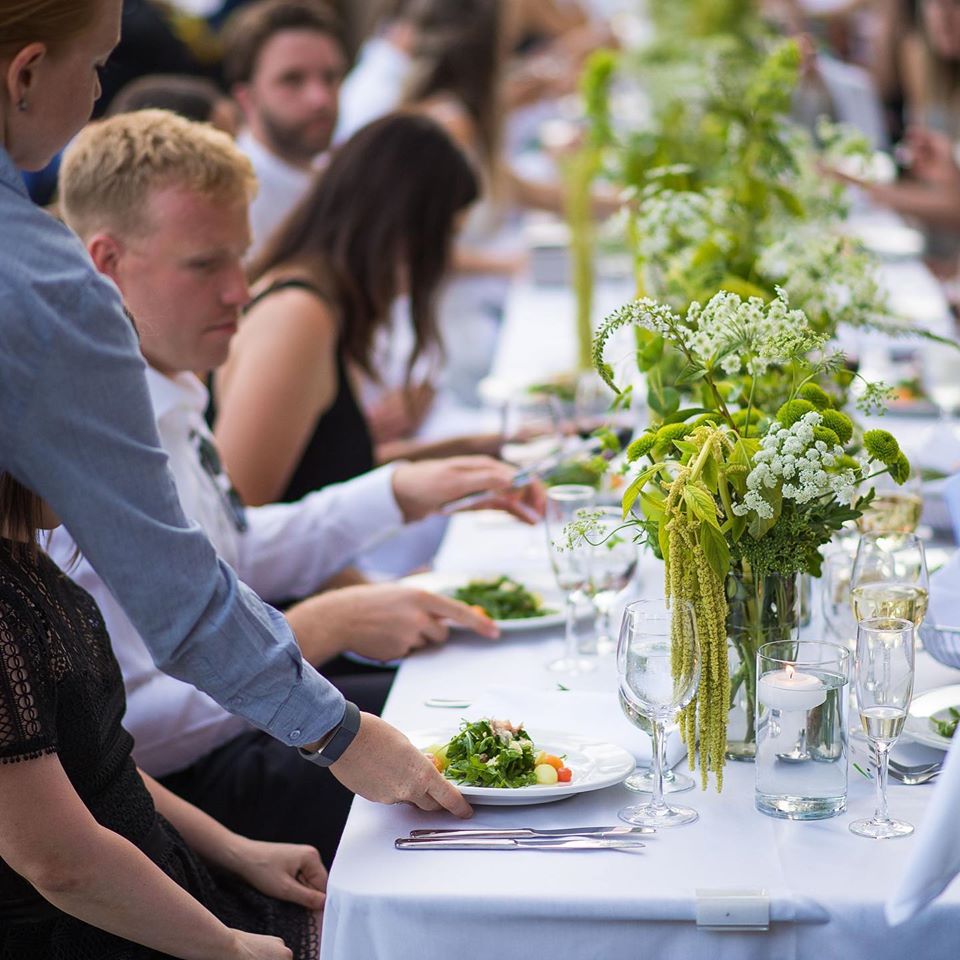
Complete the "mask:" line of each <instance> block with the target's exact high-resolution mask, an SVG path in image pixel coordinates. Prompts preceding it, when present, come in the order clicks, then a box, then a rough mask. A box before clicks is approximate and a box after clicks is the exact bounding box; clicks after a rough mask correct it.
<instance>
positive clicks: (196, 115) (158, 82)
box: [107, 73, 240, 137]
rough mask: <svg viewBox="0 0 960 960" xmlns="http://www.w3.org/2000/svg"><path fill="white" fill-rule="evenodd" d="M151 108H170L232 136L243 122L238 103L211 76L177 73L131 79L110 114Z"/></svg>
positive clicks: (114, 101) (114, 114)
mask: <svg viewBox="0 0 960 960" xmlns="http://www.w3.org/2000/svg"><path fill="white" fill-rule="evenodd" d="M150 109H158V110H171V111H172V112H173V113H176V114H178V115H179V116H181V117H185V118H186V119H187V120H196V121H199V122H200V123H209V124H211V125H213V126H214V127H216V128H217V129H218V130H222V131H223V132H224V133H228V134H230V136H232V137H233V136H236V134H237V131H238V129H239V126H240V118H239V116H238V115H237V106H236V104H235V103H234V102H233V101H232V100H231V99H230V98H229V97H228V96H226V94H224V93H223V91H222V90H220V88H219V87H218V86H217V85H216V84H215V83H214V82H213V81H212V80H208V79H207V78H206V77H191V76H184V75H180V74H175V73H170V74H168V73H153V74H150V75H148V76H145V77H139V78H137V79H136V80H132V81H131V82H130V83H128V84H127V85H126V86H125V87H124V88H123V89H122V90H121V91H120V92H119V93H118V94H117V95H116V96H115V97H114V98H113V101H112V103H111V104H110V109H109V110H108V111H107V115H108V116H111V117H113V116H116V115H117V114H119V113H132V112H133V111H135V110H150Z"/></svg>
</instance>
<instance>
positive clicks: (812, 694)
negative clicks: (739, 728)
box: [757, 664, 827, 713]
mask: <svg viewBox="0 0 960 960" xmlns="http://www.w3.org/2000/svg"><path fill="white" fill-rule="evenodd" d="M757 687H758V690H757V695H758V696H759V697H760V702H761V703H762V704H764V705H765V706H767V707H769V708H770V709H771V710H780V711H782V712H783V713H789V712H790V711H792V710H812V709H813V708H814V707H819V706H820V704H821V703H823V702H824V700H826V699H827V689H826V687H824V685H823V681H822V680H821V679H820V678H819V677H815V676H813V674H811V673H801V672H799V671H797V670H794V668H793V667H791V666H790V665H789V664H788V665H787V668H786V669H785V670H774V671H772V672H771V673H765V674H764V675H763V676H762V677H761V678H760V683H759V684H758V685H757Z"/></svg>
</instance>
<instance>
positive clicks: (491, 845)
mask: <svg viewBox="0 0 960 960" xmlns="http://www.w3.org/2000/svg"><path fill="white" fill-rule="evenodd" d="M394 846H395V847H396V848H397V849H398V850H634V849H638V848H640V847H644V846H646V844H644V843H643V841H641V840H638V839H637V838H636V837H631V836H625V835H623V834H620V835H617V834H595V835H593V836H589V837H586V836H570V837H473V838H464V837H399V838H398V839H396V840H394Z"/></svg>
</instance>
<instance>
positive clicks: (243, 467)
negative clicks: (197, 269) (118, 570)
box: [215, 115, 499, 503]
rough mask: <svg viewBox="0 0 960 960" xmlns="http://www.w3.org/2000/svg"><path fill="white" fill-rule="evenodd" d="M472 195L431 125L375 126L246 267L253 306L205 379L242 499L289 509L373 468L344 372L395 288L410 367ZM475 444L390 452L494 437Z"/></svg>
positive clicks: (392, 122) (429, 327)
mask: <svg viewBox="0 0 960 960" xmlns="http://www.w3.org/2000/svg"><path fill="white" fill-rule="evenodd" d="M401 171H402V173H400V172H401ZM476 196H477V181H476V177H475V175H474V173H473V170H472V169H471V167H470V164H469V163H468V161H467V160H466V158H465V157H464V156H463V154H462V153H461V151H460V150H459V149H458V148H457V147H456V145H455V144H453V143H452V141H451V140H450V139H449V138H448V137H447V136H446V134H445V133H444V132H443V130H442V129H441V128H440V127H439V126H438V125H437V124H435V123H433V122H432V121H431V120H428V119H427V118H424V117H416V116H410V115H393V116H389V117H385V118H383V119H382V120H379V121H377V122H376V123H373V124H371V125H369V126H367V127H365V128H364V129H362V130H361V131H360V132H359V133H358V134H356V135H355V136H354V137H353V138H352V139H351V140H349V141H348V142H347V143H346V144H344V146H343V147H341V148H340V150H339V151H338V152H337V153H336V154H335V155H334V157H333V159H332V160H331V163H330V166H329V167H328V169H327V170H326V171H325V172H324V173H323V174H322V176H320V177H319V178H318V180H317V181H316V183H315V184H314V186H313V187H312V189H311V191H310V193H309V194H308V196H307V197H306V198H305V199H304V200H303V202H302V203H301V204H300V206H299V207H298V208H297V209H296V210H295V211H294V212H293V213H292V214H291V216H290V218H289V219H288V220H287V221H286V222H285V223H284V224H283V226H282V227H281V228H280V229H279V230H278V231H277V232H276V234H275V235H274V236H273V237H272V239H271V240H270V242H269V243H268V245H267V247H266V249H264V250H263V251H262V252H261V254H260V255H259V256H258V257H257V258H256V259H255V260H254V262H253V264H252V266H251V274H252V277H253V280H254V282H255V286H254V298H253V301H252V302H251V304H250V307H249V308H248V310H247V314H246V317H245V318H244V320H243V321H242V322H241V325H240V332H239V333H238V335H237V337H236V340H235V342H234V344H233V347H232V348H231V352H230V358H229V360H228V361H227V364H226V365H225V366H224V367H223V368H222V370H221V371H220V373H218V375H217V378H216V401H217V411H218V412H217V418H216V429H215V433H216V436H217V441H218V443H219V445H220V448H221V451H222V453H223V456H224V459H225V461H226V463H227V466H228V468H229V470H230V473H231V475H232V476H233V478H234V481H235V482H236V483H237V486H238V488H239V490H240V492H241V493H242V494H243V496H244V497H245V499H246V500H247V501H248V502H250V503H264V502H267V501H270V500H295V499H297V498H299V497H301V496H303V495H304V494H306V493H309V492H310V491H312V490H316V489H318V488H320V487H323V486H325V485H327V484H330V483H337V482H340V481H343V480H346V479H349V478H350V477H354V476H357V475H358V474H360V473H363V472H365V471H366V470H369V469H370V468H371V467H372V466H373V465H374V463H375V462H376V460H377V459H378V456H377V451H375V449H374V446H373V443H372V440H371V437H370V432H369V429H368V426H367V423H366V420H365V418H364V416H363V413H362V411H361V410H360V408H359V406H358V404H357V401H356V399H355V397H354V393H353V389H352V386H351V382H350V377H349V375H348V372H347V370H348V364H354V365H356V367H358V368H359V369H361V370H364V371H366V372H367V373H372V372H373V371H372V369H371V350H372V344H373V339H374V335H375V333H376V331H377V330H378V328H380V327H381V326H382V325H383V324H384V323H385V322H386V321H387V319H388V317H389V311H390V306H391V304H392V303H393V301H394V299H395V297H396V296H397V295H398V294H399V293H401V292H406V293H408V294H409V296H410V303H411V317H412V323H413V328H414V331H415V341H416V344H415V348H414V358H415V357H416V355H417V354H419V353H420V352H421V351H422V350H423V349H425V348H426V347H427V346H429V345H430V344H432V343H434V342H435V341H436V339H437V330H436V320H435V303H434V301H435V297H436V294H437V289H438V287H439V284H440V283H441V281H442V280H443V277H444V275H445V273H446V271H447V267H448V262H449V256H450V247H451V243H452V240H453V236H454V233H455V229H456V225H457V221H458V219H460V218H462V216H463V212H464V211H465V210H466V208H467V207H468V206H469V205H470V204H471V203H472V202H473V201H474V200H475V198H476ZM473 443H474V441H470V440H465V441H449V442H447V443H442V444H437V445H433V446H429V447H413V446H411V447H409V448H408V449H404V450H395V451H391V452H392V453H395V454H397V455H405V456H410V455H413V456H416V455H426V456H438V455H446V454H449V453H462V452H486V451H488V450H489V449H490V447H491V446H496V445H498V444H499V437H491V438H480V441H476V443H477V445H482V444H486V446H485V447H484V449H482V450H480V449H477V446H473V447H472V448H471V444H473Z"/></svg>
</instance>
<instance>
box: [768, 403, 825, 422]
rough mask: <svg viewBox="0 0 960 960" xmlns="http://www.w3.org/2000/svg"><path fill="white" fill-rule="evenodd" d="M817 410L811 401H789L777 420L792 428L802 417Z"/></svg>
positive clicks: (779, 412)
mask: <svg viewBox="0 0 960 960" xmlns="http://www.w3.org/2000/svg"><path fill="white" fill-rule="evenodd" d="M811 411H812V412H814V413H816V412H817V408H816V407H815V406H814V405H813V404H812V403H811V402H810V401H809V400H788V401H787V402H786V403H785V404H784V405H783V406H782V407H781V408H780V409H779V410H778V411H777V419H778V420H779V421H780V422H781V423H782V424H783V425H784V426H785V427H792V426H793V425H794V424H795V423H796V422H797V421H798V420H799V419H800V418H801V417H803V416H804V415H805V414H808V413H810V412H811Z"/></svg>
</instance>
